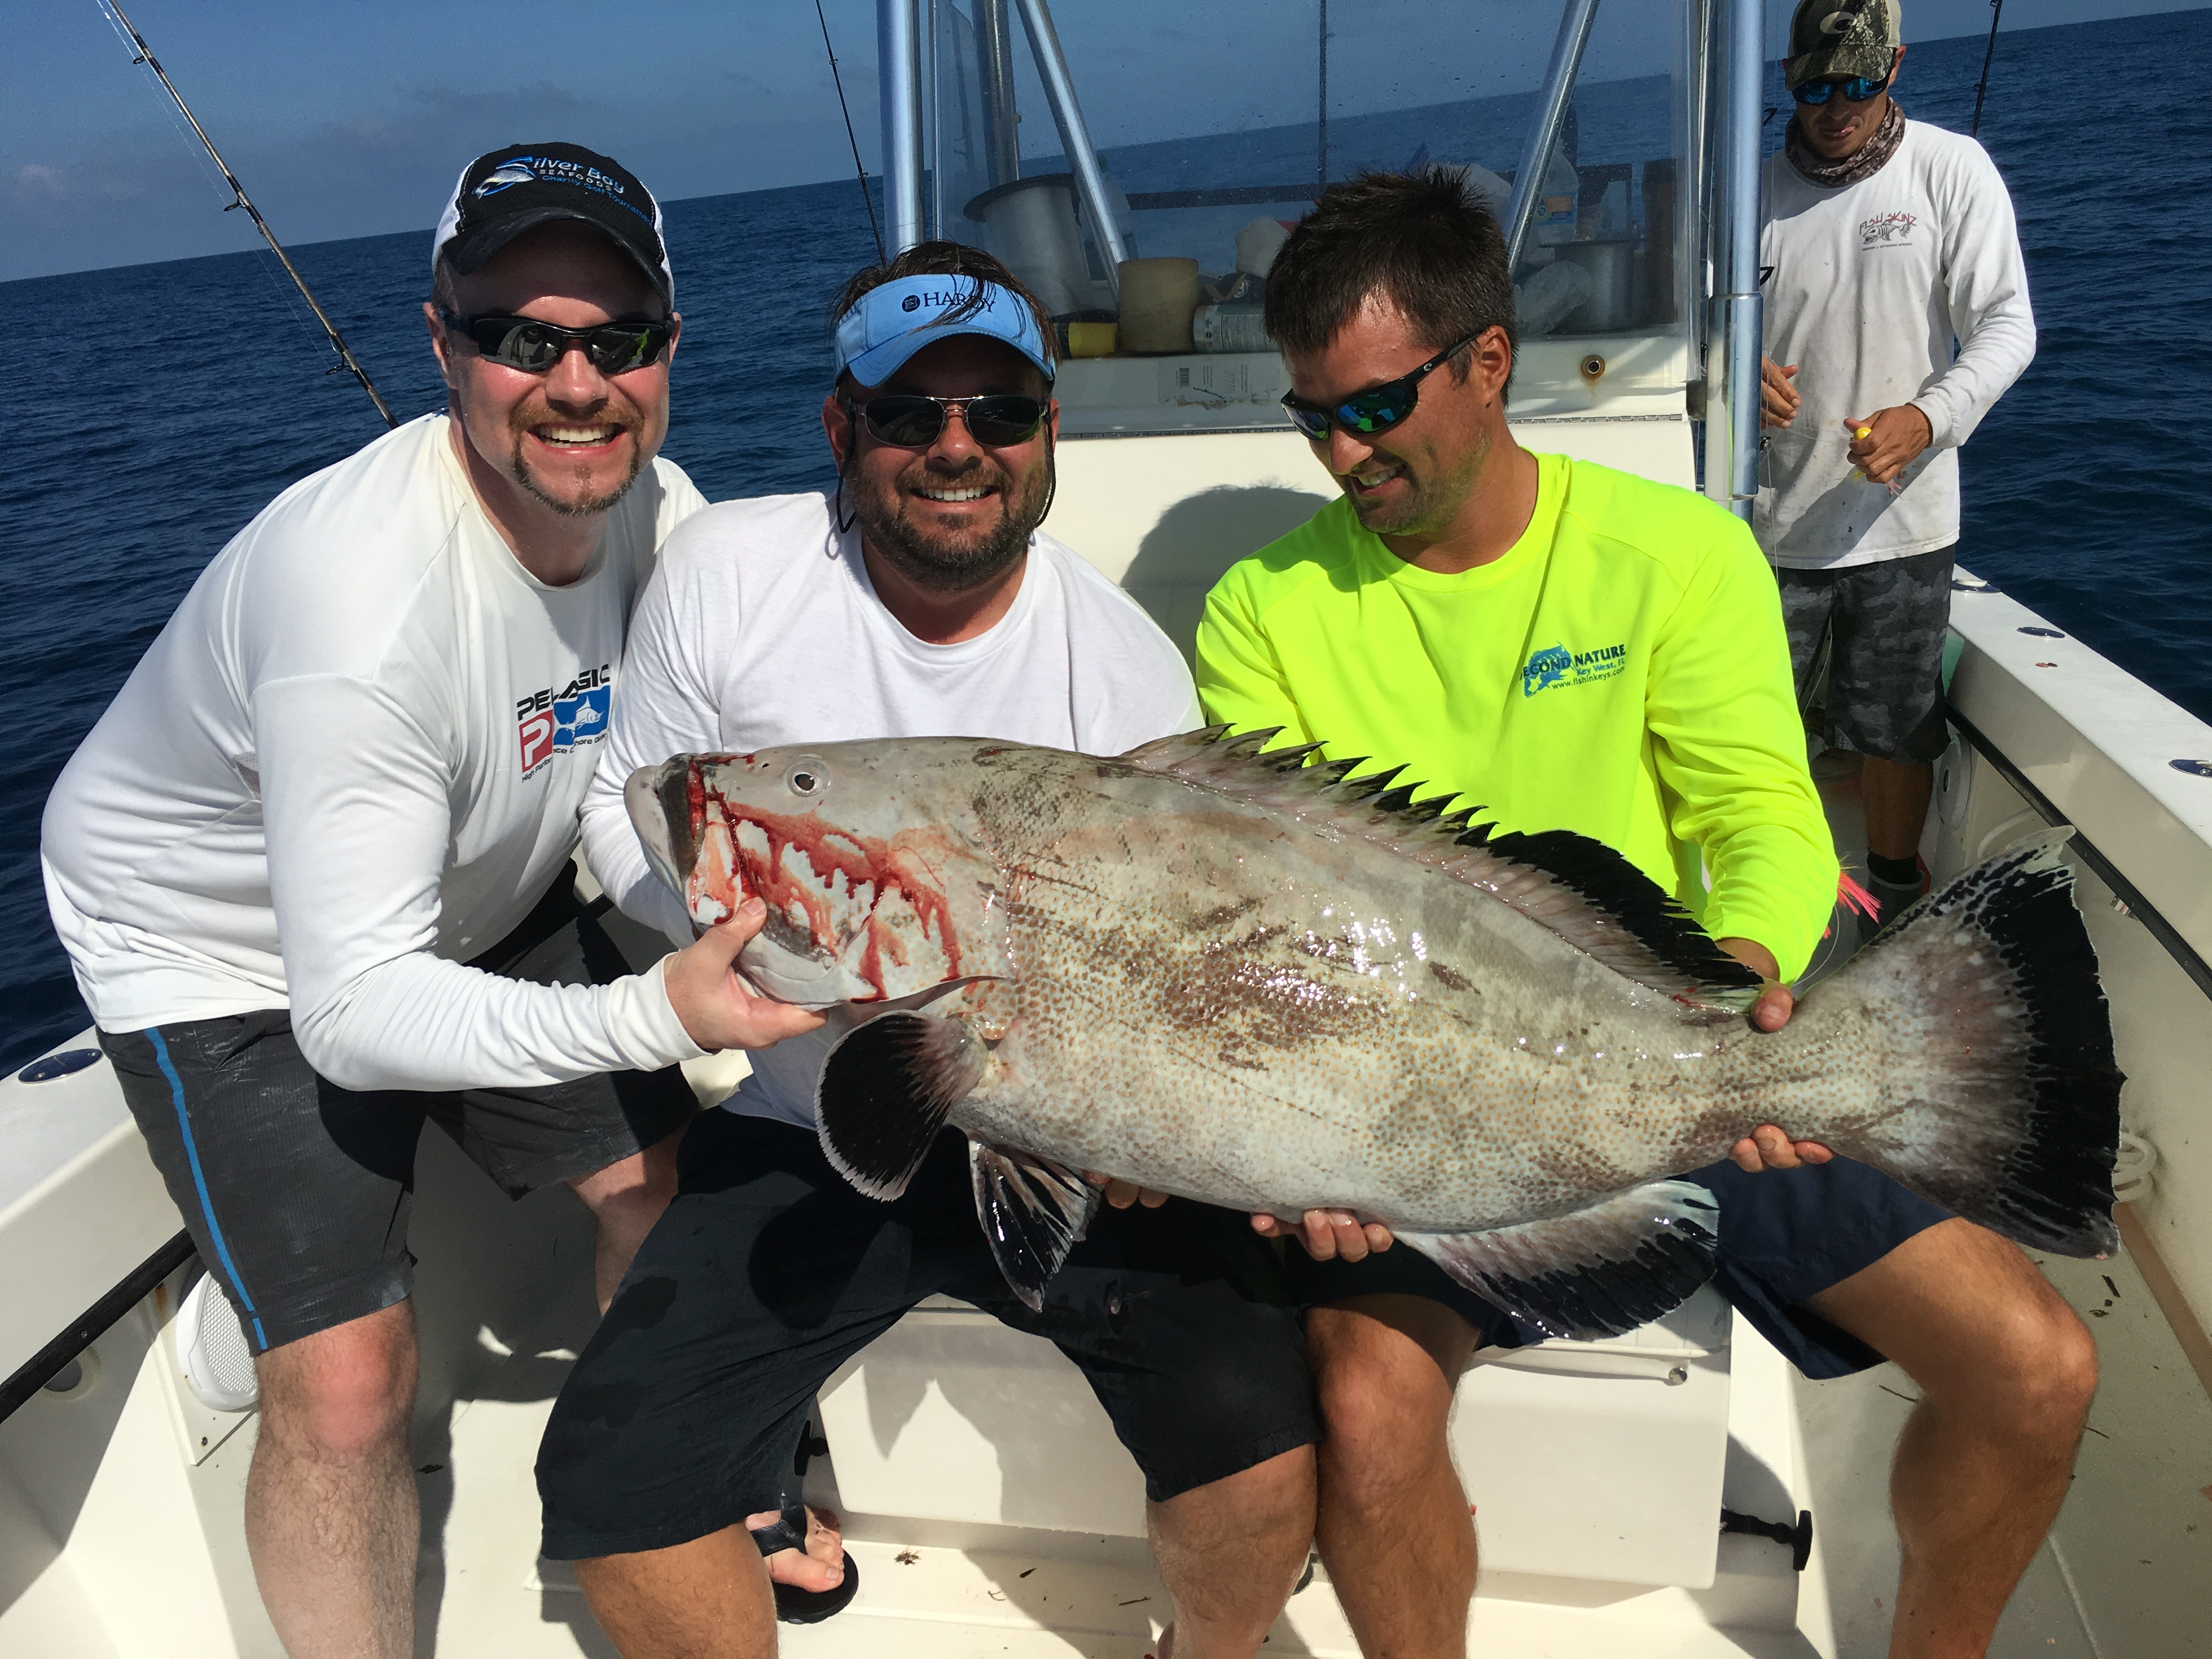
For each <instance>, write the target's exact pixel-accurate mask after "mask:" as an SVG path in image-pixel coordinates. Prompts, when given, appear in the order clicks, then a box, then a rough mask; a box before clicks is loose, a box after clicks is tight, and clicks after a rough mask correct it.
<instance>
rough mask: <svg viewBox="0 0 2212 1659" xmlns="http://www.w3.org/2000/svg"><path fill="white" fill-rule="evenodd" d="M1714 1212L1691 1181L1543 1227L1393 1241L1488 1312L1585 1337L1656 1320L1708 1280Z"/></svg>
mask: <svg viewBox="0 0 2212 1659" xmlns="http://www.w3.org/2000/svg"><path fill="white" fill-rule="evenodd" d="M1717 1214H1718V1212H1717V1210H1716V1208H1715V1207H1714V1204H1713V1195H1712V1194H1711V1193H1709V1192H1707V1191H1706V1190H1705V1188H1703V1187H1700V1186H1699V1185H1698V1184H1697V1183H1696V1182H1690V1181H1653V1182H1645V1183H1644V1185H1643V1186H1641V1187H1631V1188H1627V1189H1626V1191H1624V1192H1618V1193H1614V1194H1612V1195H1611V1196H1610V1197H1607V1198H1601V1199H1600V1200H1598V1201H1597V1202H1596V1203H1595V1204H1591V1205H1588V1206H1584V1207H1583V1208H1582V1209H1579V1210H1576V1211H1574V1212H1571V1213H1570V1214H1567V1215H1562V1216H1554V1217H1553V1218H1550V1219H1548V1220H1545V1221H1528V1222H1523V1223H1522V1224H1521V1225H1519V1226H1516V1227H1499V1228H1497V1229H1495V1230H1493V1231H1489V1232H1480V1233H1403V1232H1401V1233H1400V1234H1399V1235H1398V1237H1399V1238H1401V1240H1403V1241H1404V1242H1405V1243H1408V1244H1410V1245H1412V1246H1413V1248H1414V1249H1417V1250H1419V1252H1420V1253H1421V1254H1422V1255H1425V1256H1426V1257H1428V1259H1429V1260H1430V1261H1433V1262H1435V1263H1436V1264H1437V1266H1438V1267H1442V1268H1443V1270H1444V1271H1445V1272H1446V1273H1449V1274H1450V1275H1451V1276H1452V1277H1453V1278H1454V1279H1457V1280H1458V1281H1459V1282H1460V1283H1461V1284H1462V1285H1466V1286H1467V1288H1468V1289H1469V1290H1470V1291H1474V1293H1475V1294H1476V1295H1477V1296H1479V1297H1481V1298H1482V1299H1483V1300H1484V1301H1486V1302H1487V1303H1489V1304H1491V1305H1492V1306H1493V1307H1497V1308H1502V1309H1504V1310H1505V1311H1506V1312H1507V1313H1510V1314H1511V1315H1512V1316H1514V1317H1515V1318H1516V1319H1518V1320H1520V1321H1522V1322H1523V1323H1525V1324H1528V1325H1533V1326H1534V1327H1535V1328H1537V1329H1538V1330H1540V1331H1541V1332H1543V1333H1544V1334H1545V1335H1547V1336H1565V1337H1575V1338H1578V1339H1580V1340H1584V1341H1588V1340H1591V1339H1593V1338H1596V1337H1601V1336H1619V1335H1620V1334H1621V1333H1622V1332H1624V1331H1631V1330H1633V1329H1635V1328H1636V1327H1638V1325H1642V1324H1645V1323H1648V1322H1650V1321H1651V1320H1654V1319H1656V1318H1658V1317H1659V1316H1661V1315H1662V1314H1663V1313H1666V1312H1668V1310H1671V1309H1674V1308H1676V1307H1679V1306H1680V1304H1682V1302H1683V1301H1684V1300H1685V1299H1686V1298H1687V1297H1688V1296H1689V1295H1690V1293H1691V1292H1692V1291H1695V1290H1696V1289H1697V1288H1698V1286H1699V1285H1702V1284H1704V1283H1705V1281H1706V1280H1707V1279H1710V1278H1711V1277H1712V1273H1713V1252H1714V1250H1715V1249H1716V1247H1717V1245H1718V1243H1719V1240H1718V1239H1717V1237H1715V1233H1714V1224H1715V1220H1716V1218H1717Z"/></svg>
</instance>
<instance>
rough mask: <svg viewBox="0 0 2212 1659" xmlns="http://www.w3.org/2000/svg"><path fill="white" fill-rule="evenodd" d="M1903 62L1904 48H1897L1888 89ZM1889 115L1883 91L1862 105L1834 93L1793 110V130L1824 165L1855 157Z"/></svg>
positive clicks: (1885, 95) (1893, 83) (1892, 84)
mask: <svg viewBox="0 0 2212 1659" xmlns="http://www.w3.org/2000/svg"><path fill="white" fill-rule="evenodd" d="M1904 62H1905V48H1904V47H1902V46H1899V48H1898V49H1897V52H1896V56H1895V57H1893V58H1892V59H1891V60H1890V71H1889V76H1890V85H1891V86H1894V85H1896V84H1897V71H1898V68H1899V66H1900V65H1901V64H1903V63H1904ZM1888 113H1889V90H1888V88H1883V89H1882V90H1881V91H1880V92H1878V93H1876V94H1875V95H1874V96H1873V97H1871V98H1869V99H1868V100H1867V101H1866V102H1865V103H1863V104H1854V103H1851V102H1850V100H1847V99H1845V98H1844V94H1842V93H1841V92H1840V91H1838V92H1832V93H1830V94H1828V101H1827V102H1826V103H1825V104H1800V105H1798V106H1797V130H1798V131H1800V132H1802V134H1804V136H1805V142H1806V143H1807V144H1808V145H1809V146H1811V148H1812V151H1813V153H1814V155H1818V156H1819V157H1820V159H1821V160H1823V161H1844V160H1845V159H1847V158H1848V157H1850V156H1853V155H1857V154H1858V153H1859V151H1860V150H1861V149H1863V148H1865V145H1866V142H1867V140H1868V139H1869V138H1871V137H1874V135H1875V132H1876V131H1878V130H1880V128H1881V123H1882V118H1883V117H1884V116H1886V115H1887V114H1888Z"/></svg>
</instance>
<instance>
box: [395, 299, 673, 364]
mask: <svg viewBox="0 0 2212 1659" xmlns="http://www.w3.org/2000/svg"><path fill="white" fill-rule="evenodd" d="M438 320H439V321H440V322H441V323H443V324H445V325H446V326H447V328H449V329H452V330H453V331H454V332H456V333H459V334H465V335H466V336H467V337H469V338H470V339H471V340H473V341H475V342H476V344H477V350H479V351H481V352H483V355H484V356H487V357H489V358H490V359H491V360H492V362H495V363H503V364H505V365H506V366H507V368H519V369H520V370H522V371H523V373H525V374H546V373H547V372H549V371H550V369H551V368H552V367H553V365H554V364H556V363H557V362H560V361H561V359H562V356H565V355H566V354H567V353H568V350H569V349H570V348H571V347H574V346H580V347H582V348H583V351H584V355H585V356H586V357H588V358H590V359H591V362H592V368H596V369H598V370H599V373H600V374H629V372H630V371H631V370H632V369H634V368H645V367H646V366H647V364H648V363H655V362H659V361H660V357H661V354H662V353H663V352H665V351H666V350H667V349H668V342H669V341H670V340H671V338H672V337H674V335H675V333H676V328H675V325H674V324H672V323H668V322H659V323H601V324H599V325H598V326H596V327H593V328H562V326H561V325H559V324H557V323H547V322H540V321H539V320H538V319H537V318H535V317H502V316H497V315H494V314H491V313H486V314H484V315H483V316H479V317H464V316H461V315H460V314H459V313H457V312H452V311H446V310H442V309H441V311H440V312H439V313H438Z"/></svg>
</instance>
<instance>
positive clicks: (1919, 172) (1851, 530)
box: [1752, 121, 2035, 569]
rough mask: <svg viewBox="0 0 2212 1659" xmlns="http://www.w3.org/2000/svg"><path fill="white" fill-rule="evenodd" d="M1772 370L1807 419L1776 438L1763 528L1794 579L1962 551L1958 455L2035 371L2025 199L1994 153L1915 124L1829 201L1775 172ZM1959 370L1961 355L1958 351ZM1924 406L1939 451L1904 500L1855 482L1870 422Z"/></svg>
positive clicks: (1767, 245)
mask: <svg viewBox="0 0 2212 1659" xmlns="http://www.w3.org/2000/svg"><path fill="white" fill-rule="evenodd" d="M1759 264H1760V265H1761V267H1762V268H1763V269H1764V270H1765V272H1766V273H1767V275H1766V276H1765V294H1766V307H1765V310H1766V325H1765V335H1766V337H1765V353H1766V355H1767V356H1769V357H1771V358H1772V359H1773V360H1774V361H1775V362H1777V363H1795V364H1796V365H1797V377H1796V381H1795V382H1794V384H1795V385H1796V388H1797V392H1798V393H1799V395H1800V396H1801V397H1802V398H1803V400H1804V401H1803V402H1802V404H1800V405H1799V407H1798V410H1797V414H1796V419H1794V420H1793V421H1791V422H1790V425H1788V426H1787V427H1784V428H1780V429H1778V430H1775V431H1771V432H1768V433H1767V434H1765V437H1766V440H1767V444H1766V450H1765V454H1764V456H1763V457H1762V458H1761V462H1760V469H1759V486H1760V488H1759V501H1758V504H1757V507H1756V509H1755V512H1754V514H1753V520H1752V528H1753V531H1754V532H1756V533H1757V535H1758V537H1759V545H1760V546H1761V547H1762V548H1764V549H1765V550H1766V555H1767V557H1768V558H1769V559H1770V560H1771V561H1772V562H1774V563H1776V564H1778V565H1783V566H1786V567H1789V568H1793V569H1824V568H1832V567H1835V566H1839V565H1854V564H1869V563H1873V562H1875V561H1877V560H1881V559H1897V558H1905V557H1907V556H1910V555H1912V554H1915V553H1928V552H1933V551H1934V550H1936V549H1938V548H1942V547H1948V546H1949V545H1950V544H1952V543H1954V542H1955V541H1957V540H1958V538H1959V453H1958V452H1959V446H1960V445H1961V444H1963V443H1965V442H1966V440H1967V438H1968V437H1969V436H1970V435H1972V432H1973V430H1974V428H1975V427H1977V426H1978V425H1979V424H1980V422H1981V419H1982V417H1983V416H1984V415H1986V414H1988V413H1989V411H1990V407H1991V406H1992V405H1993V404H1996V400H1997V399H1998V398H2000V397H2002V395H2003V394H2004V392H2005V390H2006V388H2007V387H2008V386H2011V385H2012V383H2013V382H2014V381H2015V380H2018V379H2019V378H2020V375H2021V370H2023V369H2025V368H2027V365H2028V361H2029V359H2031V358H2032V357H2033V356H2034V355H2035V316H2034V313H2033V311H2032V310H2031V309H2030V308H2029V306H2028V300H2027V267H2026V265H2025V264H2023V263H2022V262H2021V252H2020V234H2019V230H2018V228H2017V227H2016V226H2015V223H2014V220H2013V210H2012V197H2010V196H2009V195H2008V194H2007V193H2006V191H2005V186H2004V180H2003V179H2002V178H2001V177H1999V176H1998V173H1997V170H1996V166H1995V164H1994V163H1992V162H1991V161H1990V158H1989V156H1988V155H1987V154H1986V153H1985V152H1984V150H1983V149H1982V147H1981V146H1980V145H1979V144H1978V143H1975V142H1974V141H1973V140H1972V138H1969V137H1965V136H1964V135H1963V134H1960V133H1956V132H1948V131H1944V130H1943V129H1942V128H1941V127H1931V126H1929V125H1928V124H1927V123H1925V122H1924V121H1908V122H1907V123H1906V124H1905V137H1904V138H1903V139H1902V140H1901V141H1900V142H1899V145H1898V148H1897V153H1896V154H1895V155H1893V156H1891V157H1890V159H1889V161H1887V163H1885V164H1884V165H1883V166H1882V167H1881V169H1880V170H1879V171H1877V172H1875V173H1874V174H1872V175H1871V176H1870V177H1869V178H1865V179H1860V180H1859V181H1858V182H1857V184H1852V185H1844V186H1843V187H1842V188H1840V189H1833V190H1831V189H1824V188H1822V187H1821V186H1820V185H1814V184H1813V183H1811V182H1809V181H1808V179H1806V178H1805V176H1804V175H1803V174H1802V173H1799V172H1798V171H1797V169H1796V168H1795V167H1792V166H1790V162H1789V160H1788V158H1787V157H1786V156H1784V155H1771V156H1769V157H1768V158H1767V161H1766V172H1765V222H1764V224H1763V226H1762V228H1761V229H1760V233H1759ZM1954 341H1956V342H1957V355H1956V356H1955V357H1954V355H1953V342H1954ZM1900 404H1911V405H1912V406H1913V407H1914V408H1916V409H1917V410H1920V411H1921V413H1922V414H1923V415H1925V416H1927V417H1928V426H1929V431H1930V432H1931V433H1933V434H1934V441H1933V442H1931V443H1930V444H1929V447H1928V448H1927V449H1926V450H1924V451H1923V452H1922V453H1921V454H1920V455H1919V456H1918V457H1917V459H1914V461H1913V462H1912V464H1911V465H1909V466H1907V467H1906V468H1905V471H1904V472H1903V474H1902V475H1901V477H1900V478H1899V483H1901V485H1902V488H1901V489H1899V491H1898V493H1897V494H1896V495H1891V493H1890V491H1889V489H1888V487H1887V485H1884V484H1876V483H1867V482H1865V481H1864V480H1863V479H1860V480H1857V481H1854V480H1853V478H1852V476H1851V475H1852V472H1853V471H1854V467H1853V465H1852V463H1851V460H1850V456H1849V455H1848V454H1847V453H1846V452H1847V451H1848V450H1849V449H1850V444H1851V433H1850V428H1849V426H1848V424H1847V422H1848V421H1849V420H1850V417H1852V416H1866V415H1871V414H1873V413H1874V412H1875V410H1882V409H1893V408H1895V407H1897V406H1899V405H1900Z"/></svg>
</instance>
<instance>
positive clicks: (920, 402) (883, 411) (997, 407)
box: [837, 392, 1045, 449]
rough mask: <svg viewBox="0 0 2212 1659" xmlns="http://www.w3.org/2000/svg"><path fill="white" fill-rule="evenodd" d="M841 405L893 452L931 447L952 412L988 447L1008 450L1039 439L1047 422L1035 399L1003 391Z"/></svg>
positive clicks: (842, 401)
mask: <svg viewBox="0 0 2212 1659" xmlns="http://www.w3.org/2000/svg"><path fill="white" fill-rule="evenodd" d="M837 403H838V405H839V407H841V408H842V409H843V410H844V411H845V413H846V415H847V416H848V417H856V418H858V419H859V420H860V422H861V423H862V424H863V425H865V426H866V428H868V435H869V436H870V437H872V438H873V439H874V440H875V441H877V442H878V443H879V444H889V445H890V447H892V448H893V449H927V447H929V446H930V445H932V444H933V443H935V442H936V441H937V438H938V435H939V433H941V432H943V431H944V430H945V422H947V421H948V420H950V419H951V416H952V411H953V410H956V409H957V410H959V411H960V419H961V421H962V422H963V423H964V424H965V425H966V427H967V428H968V435H969V437H971V438H973V439H974V440H975V441H976V442H977V443H979V444H981V445H982V446H983V447H985V448H987V449H1007V448H1011V447H1012V446H1014V445H1016V444H1025V443H1027V442H1028V441H1030V439H1032V438H1034V437H1036V433H1037V428H1038V427H1040V426H1042V424H1043V423H1044V410H1045V406H1044V404H1042V403H1041V402H1039V401H1038V400H1037V399H1036V398H1024V397H1023V396H1021V395H1020V394H1019V393H1018V392H993V393H991V394H990V395H989V396H987V397H982V398H925V397H923V396H922V395H921V393H919V392H889V393H886V394H885V395H884V396H883V397H881V398H869V399H868V401H867V402H866V403H864V404H862V403H855V402H854V400H853V399H852V398H839V399H838V400H837Z"/></svg>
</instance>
